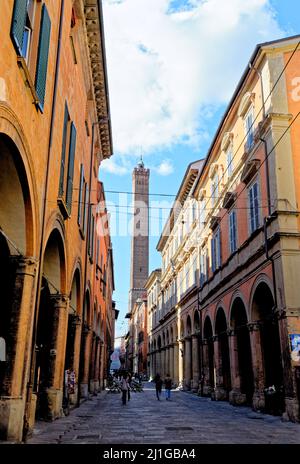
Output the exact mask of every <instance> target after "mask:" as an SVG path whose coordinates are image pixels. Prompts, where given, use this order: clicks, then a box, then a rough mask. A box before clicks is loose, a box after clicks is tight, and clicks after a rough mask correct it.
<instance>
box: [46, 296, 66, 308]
mask: <svg viewBox="0 0 300 464" xmlns="http://www.w3.org/2000/svg"><path fill="white" fill-rule="evenodd" d="M50 300H51V302H52V304H53V306H54V307H55V308H61V309H66V308H67V306H68V303H69V300H70V298H69V297H68V295H64V294H62V293H55V294H50Z"/></svg>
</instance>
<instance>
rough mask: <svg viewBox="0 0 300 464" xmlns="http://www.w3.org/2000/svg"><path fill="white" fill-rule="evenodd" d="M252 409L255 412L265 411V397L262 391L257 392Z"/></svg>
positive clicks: (254, 394) (254, 395)
mask: <svg viewBox="0 0 300 464" xmlns="http://www.w3.org/2000/svg"><path fill="white" fill-rule="evenodd" d="M252 408H253V409H254V411H263V410H264V409H265V395H264V392H262V391H255V392H254V393H253V398H252Z"/></svg>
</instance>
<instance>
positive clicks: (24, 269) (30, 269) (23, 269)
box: [9, 255, 38, 276]
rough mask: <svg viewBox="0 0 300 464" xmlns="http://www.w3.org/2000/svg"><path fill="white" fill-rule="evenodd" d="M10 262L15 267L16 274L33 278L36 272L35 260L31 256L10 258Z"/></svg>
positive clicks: (36, 262) (13, 256)
mask: <svg viewBox="0 0 300 464" xmlns="http://www.w3.org/2000/svg"><path fill="white" fill-rule="evenodd" d="M9 259H10V262H11V263H12V264H13V265H14V266H15V269H16V274H28V275H31V276H35V274H36V270H37V264H38V261H37V259H35V258H33V257H32V256H22V255H21V256H20V255H12V256H10V258H9Z"/></svg>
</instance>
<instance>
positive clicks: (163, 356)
mask: <svg viewBox="0 0 300 464" xmlns="http://www.w3.org/2000/svg"><path fill="white" fill-rule="evenodd" d="M165 375H166V348H165V347H163V348H162V349H161V376H162V378H163V379H164V378H165Z"/></svg>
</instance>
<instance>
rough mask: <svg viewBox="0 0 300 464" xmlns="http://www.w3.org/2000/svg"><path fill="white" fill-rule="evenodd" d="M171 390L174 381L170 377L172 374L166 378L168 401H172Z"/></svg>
mask: <svg viewBox="0 0 300 464" xmlns="http://www.w3.org/2000/svg"><path fill="white" fill-rule="evenodd" d="M171 388H172V379H171V377H170V374H167V376H166V378H165V390H166V400H170V399H171Z"/></svg>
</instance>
